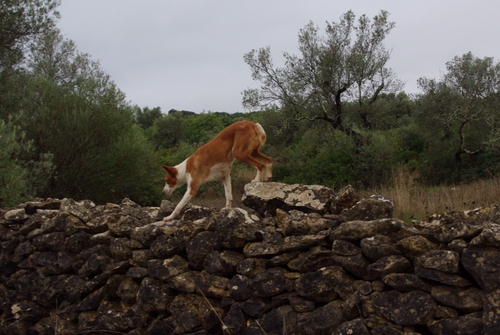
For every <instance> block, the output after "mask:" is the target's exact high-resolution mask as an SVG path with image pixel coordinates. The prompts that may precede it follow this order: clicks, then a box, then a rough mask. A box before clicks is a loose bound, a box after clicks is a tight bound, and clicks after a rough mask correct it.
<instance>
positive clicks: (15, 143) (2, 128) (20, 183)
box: [0, 120, 29, 206]
mask: <svg viewBox="0 0 500 335" xmlns="http://www.w3.org/2000/svg"><path fill="white" fill-rule="evenodd" d="M22 142H24V135H23V134H22V133H21V132H20V130H19V127H15V126H13V125H12V124H11V123H5V122H4V121H2V120H0V147H1V148H2V150H0V205H6V206H11V205H14V204H16V203H18V202H19V201H21V200H23V199H25V198H26V197H27V196H28V194H27V193H28V189H29V187H28V185H27V173H28V171H27V170H26V169H25V168H24V167H23V166H22V162H21V161H20V160H19V159H18V156H19V153H20V152H21V151H23V150H29V145H26V146H25V147H24V148H23V144H22Z"/></svg>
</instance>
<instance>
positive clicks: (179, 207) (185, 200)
mask: <svg viewBox="0 0 500 335" xmlns="http://www.w3.org/2000/svg"><path fill="white" fill-rule="evenodd" d="M191 193H192V192H191V189H190V188H189V187H188V189H187V191H186V193H184V196H183V197H182V199H181V201H179V203H178V204H177V206H175V209H174V211H173V212H172V214H170V215H169V216H166V217H164V218H163V221H172V220H173V219H174V218H175V217H176V216H177V215H178V214H179V212H180V211H181V210H182V208H184V206H185V205H186V204H187V203H188V202H189V200H191V198H193V196H194V194H191Z"/></svg>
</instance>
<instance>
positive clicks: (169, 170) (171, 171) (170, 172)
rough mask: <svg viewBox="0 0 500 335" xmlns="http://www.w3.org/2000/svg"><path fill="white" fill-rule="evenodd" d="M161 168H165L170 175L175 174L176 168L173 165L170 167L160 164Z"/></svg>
mask: <svg viewBox="0 0 500 335" xmlns="http://www.w3.org/2000/svg"><path fill="white" fill-rule="evenodd" d="M161 167H162V168H163V170H165V172H167V173H168V174H170V175H172V176H174V177H175V176H176V170H175V168H173V167H170V166H167V165H162V166H161Z"/></svg>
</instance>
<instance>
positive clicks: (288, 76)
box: [243, 11, 402, 133]
mask: <svg viewBox="0 0 500 335" xmlns="http://www.w3.org/2000/svg"><path fill="white" fill-rule="evenodd" d="M388 16H389V13H388V12H386V11H381V12H380V13H379V14H378V15H376V16H375V17H374V18H373V20H370V19H369V18H368V17H367V16H366V15H362V16H361V17H359V19H358V20H356V16H355V15H354V13H353V12H352V11H348V12H347V13H345V14H343V15H342V16H341V17H340V21H339V22H338V23H336V22H333V23H328V22H327V23H326V30H325V35H320V33H319V28H318V27H317V26H315V25H314V24H313V23H312V22H310V23H309V24H307V25H306V26H305V27H304V28H303V29H301V30H300V32H299V36H298V43H299V45H298V49H299V51H300V53H301V55H300V56H297V55H292V54H289V53H287V52H284V53H283V56H284V60H285V62H284V66H282V67H277V66H275V65H274V64H273V59H272V57H271V49H270V47H265V48H260V49H259V50H252V51H250V52H249V53H247V54H245V56H244V60H245V62H246V63H247V64H248V65H249V66H250V68H251V71H252V78H253V79H254V80H256V81H260V82H261V87H260V89H247V90H245V91H244V92H243V105H244V106H245V108H247V109H250V108H266V107H273V106H274V107H277V108H281V109H282V110H284V111H286V112H287V113H289V114H290V115H292V117H293V118H294V119H295V120H314V121H316V120H321V121H326V122H328V123H329V124H330V125H331V126H332V127H333V128H334V129H338V130H342V131H345V132H347V133H349V132H350V130H351V129H349V127H348V125H347V124H346V123H347V122H345V121H344V115H345V111H344V108H343V107H344V103H345V102H356V103H357V104H358V106H359V108H358V109H357V111H358V112H359V116H360V117H361V119H362V124H363V125H364V126H366V127H369V126H370V121H369V117H368V115H367V113H365V112H366V109H365V108H364V107H365V106H366V105H369V104H370V103H373V102H374V101H376V100H377V98H378V97H379V95H380V94H381V93H391V92H395V91H397V90H399V89H400V88H401V87H402V85H401V82H400V81H399V80H398V79H397V78H396V77H395V74H394V72H393V71H392V70H391V69H389V68H387V67H386V64H387V61H388V60H389V57H390V52H389V51H388V50H386V48H385V47H384V44H383V42H384V39H385V37H386V36H387V34H389V32H390V31H391V30H392V29H393V28H394V25H395V24H394V22H390V21H388Z"/></svg>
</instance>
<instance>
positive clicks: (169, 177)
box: [162, 165, 179, 195]
mask: <svg viewBox="0 0 500 335" xmlns="http://www.w3.org/2000/svg"><path fill="white" fill-rule="evenodd" d="M162 167H163V170H165V172H166V175H165V186H164V187H163V191H162V193H163V194H165V195H169V194H171V193H172V192H173V191H174V190H175V189H176V188H177V187H179V185H178V183H177V175H178V174H179V172H178V171H177V169H176V168H175V167H171V166H166V165H162Z"/></svg>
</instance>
